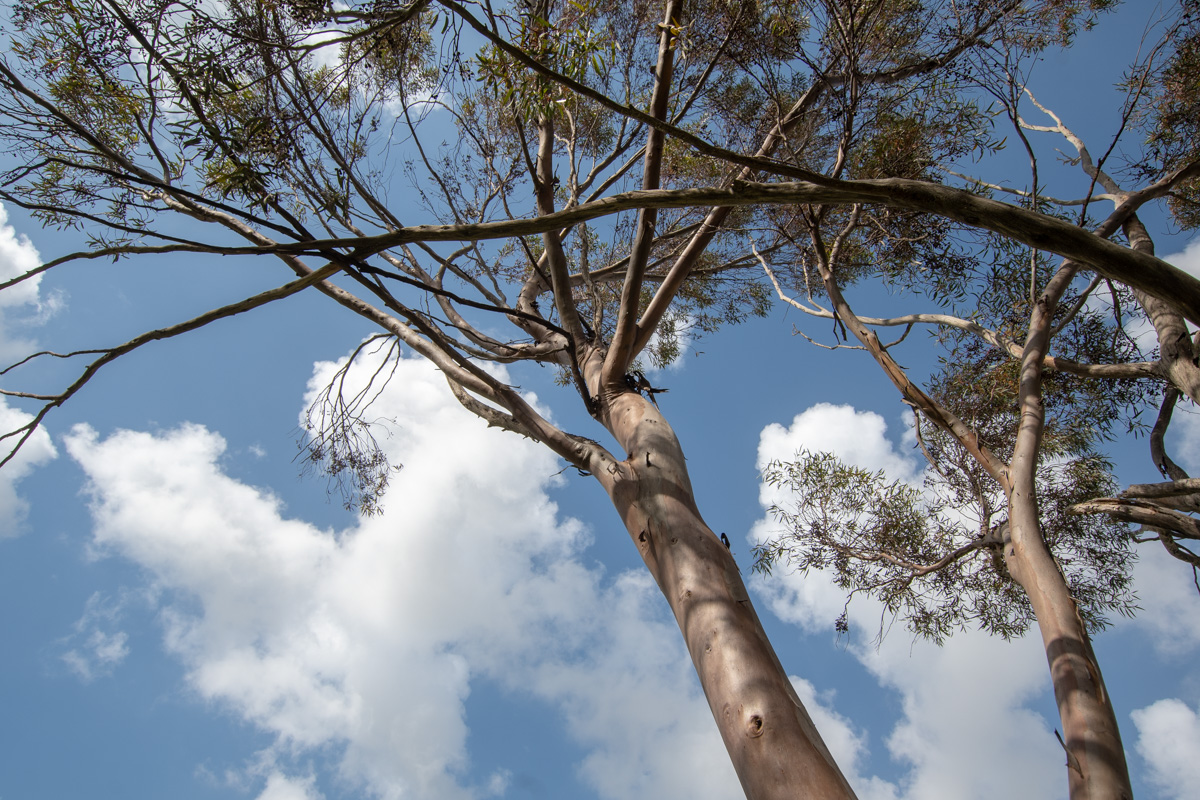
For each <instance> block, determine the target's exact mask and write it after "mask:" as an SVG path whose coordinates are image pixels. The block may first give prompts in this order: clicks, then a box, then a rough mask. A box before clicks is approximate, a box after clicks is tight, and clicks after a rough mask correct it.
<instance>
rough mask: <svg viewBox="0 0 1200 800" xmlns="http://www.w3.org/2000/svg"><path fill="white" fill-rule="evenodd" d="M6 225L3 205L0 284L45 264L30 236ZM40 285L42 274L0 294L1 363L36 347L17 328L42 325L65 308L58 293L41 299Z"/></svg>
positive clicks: (1, 207) (6, 220)
mask: <svg viewBox="0 0 1200 800" xmlns="http://www.w3.org/2000/svg"><path fill="white" fill-rule="evenodd" d="M7 223H8V212H7V211H5V209H4V206H2V205H0V283H4V282H5V281H10V280H12V279H13V278H16V277H18V276H19V275H24V274H25V273H27V272H29V271H30V270H32V269H34V268H36V267H37V266H39V265H40V264H41V263H42V259H41V256H40V255H38V251H37V248H36V247H34V246H33V242H31V241H29V237H27V236H25V235H24V234H18V233H17V232H16V230H14V229H13V227H12V226H11V225H9V224H7ZM40 283H41V276H40V275H39V276H35V277H33V278H29V279H28V280H25V281H22V282H21V283H18V284H14V285H13V286H10V287H8V288H7V289H4V290H3V291H0V361H9V360H11V359H12V358H14V357H16V356H19V355H24V354H26V353H28V352H29V351H30V350H31V349H32V347H33V342H32V341H30V340H28V339H24V338H21V337H20V336H15V335H14V334H13V332H12V329H13V327H14V326H15V325H21V326H23V327H28V326H31V325H37V324H41V323H42V322H43V321H45V319H46V318H48V317H49V316H50V315H51V314H53V313H54V312H56V311H57V310H58V309H59V308H60V306H61V305H62V303H61V298H60V296H59V295H57V294H53V295H50V296H49V297H45V296H42V295H41V294H40V292H39V286H40Z"/></svg>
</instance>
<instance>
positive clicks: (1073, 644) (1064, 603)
mask: <svg viewBox="0 0 1200 800" xmlns="http://www.w3.org/2000/svg"><path fill="white" fill-rule="evenodd" d="M1028 489H1029V490H1032V487H1031V486H1030V487H1028ZM1009 524H1010V531H1011V537H1012V539H1011V542H1009V543H1006V546H1005V548H1004V560H1005V564H1006V565H1007V566H1008V569H1009V572H1010V573H1011V574H1012V576H1013V578H1015V579H1016V581H1017V582H1018V583H1020V584H1021V587H1022V588H1024V589H1025V593H1026V594H1027V595H1028V596H1029V602H1030V603H1031V604H1032V605H1033V613H1034V615H1035V616H1036V617H1037V623H1038V630H1039V631H1040V632H1041V634H1042V645H1043V646H1044V647H1045V649H1046V660H1047V662H1049V665H1050V680H1051V682H1052V683H1053V685H1054V699H1055V702H1056V703H1057V704H1058V714H1059V718H1060V719H1061V721H1062V726H1063V746H1064V748H1065V749H1066V758H1067V780H1068V787H1069V791H1070V798H1071V800H1131V799H1132V797H1133V790H1132V788H1131V787H1130V783H1129V768H1128V767H1127V766H1126V763H1125V748H1124V746H1123V745H1122V744H1121V732H1120V729H1119V728H1118V727H1117V718H1116V714H1115V713H1114V712H1113V708H1112V701H1111V698H1110V697H1109V695H1108V689H1107V688H1106V687H1105V685H1104V678H1103V677H1102V676H1101V674H1100V664H1099V662H1098V661H1097V660H1096V654H1095V653H1094V652H1093V651H1092V643H1091V639H1090V638H1089V637H1088V635H1087V630H1086V628H1085V627H1084V624H1083V619H1082V618H1081V617H1080V616H1079V609H1078V607H1077V606H1076V604H1075V599H1074V598H1073V597H1071V592H1070V589H1069V587H1068V586H1067V583H1066V580H1065V579H1064V578H1063V574H1062V572H1061V571H1060V570H1059V568H1058V564H1057V563H1055V561H1054V558H1053V557H1052V556H1051V555H1050V551H1049V550H1048V549H1047V548H1046V543H1045V541H1044V540H1043V538H1042V535H1041V529H1040V527H1039V525H1038V518H1037V502H1036V498H1035V497H1033V495H1032V491H1029V492H1028V493H1026V487H1019V488H1014V490H1013V493H1012V495H1011V496H1010V499H1009Z"/></svg>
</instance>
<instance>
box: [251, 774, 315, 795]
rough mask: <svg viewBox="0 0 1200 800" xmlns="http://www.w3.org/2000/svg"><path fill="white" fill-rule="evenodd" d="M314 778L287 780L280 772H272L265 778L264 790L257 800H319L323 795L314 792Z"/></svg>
mask: <svg viewBox="0 0 1200 800" xmlns="http://www.w3.org/2000/svg"><path fill="white" fill-rule="evenodd" d="M315 782H316V779H315V777H314V776H311V775H310V776H308V777H305V778H289V777H288V776H286V775H284V774H283V773H282V772H278V771H275V772H272V773H271V774H270V775H268V776H267V785H266V788H264V789H263V790H262V794H260V795H259V796H258V800H321V799H322V798H323V797H324V795H323V794H321V793H320V792H319V791H317V790H316V787H315V786H314V783H315Z"/></svg>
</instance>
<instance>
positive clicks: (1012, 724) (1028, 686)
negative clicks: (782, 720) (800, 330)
mask: <svg viewBox="0 0 1200 800" xmlns="http://www.w3.org/2000/svg"><path fill="white" fill-rule="evenodd" d="M901 438H903V437H901ZM800 448H805V449H807V450H809V451H814V452H815V451H831V452H834V453H836V454H837V455H838V456H839V457H840V458H841V459H842V460H844V461H846V462H848V463H850V464H853V465H855V466H859V467H862V468H864V469H869V470H878V469H883V470H885V471H886V472H887V473H888V476H889V477H890V478H892V479H900V480H905V481H908V482H910V483H917V482H918V481H919V479H920V475H921V470H922V467H923V464H922V463H921V462H920V461H918V459H917V458H915V457H912V456H909V455H906V454H904V453H902V452H899V451H898V450H897V448H896V445H895V443H894V442H893V440H892V439H890V438H889V437H888V426H887V424H886V422H885V421H884V419H883V418H882V417H880V416H879V415H878V414H874V413H872V412H863V411H857V410H855V409H854V408H852V407H850V406H833V405H829V404H824V403H822V404H818V405H815V406H813V407H811V408H809V409H808V410H807V411H805V412H803V413H801V414H798V415H796V417H795V418H794V419H793V420H792V423H791V425H789V426H787V427H784V426H782V425H778V424H772V425H769V426H767V427H766V428H764V429H763V431H762V434H761V437H760V442H759V451H758V466H759V468H760V469H761V468H763V467H765V466H766V465H767V464H768V463H769V462H770V461H772V460H774V459H784V460H786V459H790V458H792V457H793V455H794V454H795V452H796V451H797V450H799V449H800ZM780 499H781V498H780V496H779V490H776V489H773V488H772V487H769V486H766V485H764V486H763V487H762V489H761V494H760V501H761V503H762V505H763V508H764V509H766V508H769V507H770V506H771V505H772V504H774V503H776V502H778V501H779V500H780ZM774 528H775V523H774V522H773V521H772V520H771V519H770V518H769V517H767V516H766V515H765V514H764V517H763V518H762V519H760V520H759V522H758V523H756V525H755V526H754V528H753V529H752V531H751V533H750V537H749V538H750V540H751V543H757V542H759V541H762V540H763V539H764V538H766V537H767V536H768V535H769V534H770V533H771V532H772V531H773V530H774ZM756 588H757V589H758V590H759V591H760V592H762V593H763V594H764V595H765V596H766V597H767V598H768V601H769V603H770V605H771V608H772V610H773V611H774V612H775V613H776V614H777V615H778V616H780V617H781V618H782V619H785V620H787V621H790V622H793V623H795V624H798V625H800V626H801V627H802V628H804V629H805V630H806V631H808V632H810V633H825V634H828V633H830V632H832V628H833V621H834V620H835V619H836V617H837V616H838V615H839V614H840V613H841V612H842V609H843V607H844V604H845V593H844V592H843V591H842V590H841V589H839V588H838V587H836V586H834V585H833V584H832V583H831V582H830V581H829V580H828V578H827V577H826V576H824V575H821V574H816V573H810V574H809V575H807V576H799V575H794V574H793V575H788V574H783V573H782V572H777V573H776V574H774V575H772V576H771V577H770V578H767V579H758V580H757V583H756ZM881 618H883V617H882V616H881V608H880V606H879V605H878V604H877V603H876V602H874V601H871V600H861V599H860V600H856V601H855V602H854V604H852V605H851V606H850V608H849V620H850V624H851V630H852V631H856V632H868V633H867V635H865V636H863V635H861V634H852V637H851V639H850V640H849V642H848V650H849V652H850V653H851V654H852V655H853V656H854V657H855V658H857V659H858V660H859V661H860V662H861V663H862V664H863V665H864V666H865V667H866V668H867V669H868V670H869V671H870V672H871V673H872V674H873V675H874V676H875V678H876V679H877V680H878V681H879V683H880V685H881V686H884V687H886V688H888V689H889V690H891V691H894V692H895V693H896V694H897V695H898V697H899V699H900V706H901V708H902V716H901V719H900V720H899V722H898V723H897V724H896V726H895V727H894V729H893V730H892V731H891V732H890V734H889V735H888V736H887V737H886V745H887V750H888V752H889V754H890V755H891V757H892V759H893V760H894V761H896V762H898V763H900V764H902V765H905V766H906V767H907V772H906V774H905V776H904V777H903V779H902V780H901V781H900V782H899V784H898V785H897V784H892V783H889V782H887V781H883V780H881V779H879V778H870V777H867V776H865V775H862V774H859V773H858V770H859V767H858V766H857V764H858V763H859V762H860V761H861V760H862V756H863V754H864V753H865V751H866V733H865V732H855V731H853V730H851V729H849V728H848V727H847V726H846V725H845V724H842V725H841V726H840V728H839V724H838V721H837V719H834V720H832V721H826V722H825V723H824V724H825V727H824V728H822V730H823V731H824V730H830V731H833V732H834V733H835V735H833V736H831V742H830V746H831V748H833V747H834V744H835V743H836V742H838V741H839V740H841V741H842V744H841V745H839V747H840V748H841V749H842V750H843V751H846V752H848V753H849V755H844V756H843V759H844V761H843V763H847V764H854V765H855V766H854V768H853V771H851V770H850V769H848V770H847V772H848V773H849V775H852V776H853V777H851V778H850V779H851V781H852V783H853V784H854V785H855V786H856V788H857V789H858V791H859V792H860V793H861V794H862V795H863V796H864V797H867V796H869V797H873V798H891V797H904V798H913V800H917V799H918V798H921V799H927V798H959V797H972V798H980V799H981V800H988V799H989V798H996V800H1000V798H1008V797H1020V796H1034V795H1036V796H1041V795H1043V794H1044V793H1045V787H1046V786H1054V785H1057V784H1059V783H1061V777H1062V776H1061V772H1062V770H1061V754H1060V753H1056V748H1057V747H1058V745H1057V743H1056V742H1055V740H1054V735H1053V732H1052V730H1051V727H1052V726H1051V725H1048V724H1047V722H1046V720H1045V719H1044V718H1042V717H1041V716H1040V715H1038V714H1037V713H1035V712H1034V711H1032V710H1031V709H1030V707H1029V704H1030V703H1031V702H1032V701H1034V700H1035V699H1036V698H1037V697H1038V696H1039V695H1040V693H1041V692H1042V691H1043V690H1044V687H1045V686H1046V683H1047V675H1046V667H1045V657H1044V655H1043V654H1042V652H1041V648H1040V645H1039V644H1038V642H1037V641H1035V639H1036V636H1034V637H1028V638H1026V639H1022V640H1018V641H1013V642H1004V641H1001V640H997V639H993V638H991V637H988V636H986V635H983V634H980V633H977V632H974V631H968V632H963V633H960V634H957V635H956V636H955V637H954V639H953V640H952V641H951V642H949V643H948V644H947V645H946V646H945V647H941V648H939V647H937V646H936V645H933V644H930V643H928V642H924V641H916V642H914V641H912V640H911V639H910V638H909V637H908V636H906V635H904V634H903V633H901V632H899V631H896V632H894V633H893V634H892V635H890V636H888V637H885V638H884V640H883V641H882V642H881V643H879V644H878V646H876V642H875V641H874V637H873V636H872V635H871V634H873V633H874V632H875V631H876V630H878V627H879V624H880V620H881ZM982 676H989V677H988V678H987V687H988V688H987V691H980V681H981V680H982V679H983V678H982ZM830 711H831V713H836V712H832V710H830ZM839 731H840V733H839ZM996 764H1014V765H1015V764H1019V765H1020V768H1019V769H1011V770H1000V771H998V770H996V769H995V765H996ZM849 775H848V776H849Z"/></svg>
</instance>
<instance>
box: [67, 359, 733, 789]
mask: <svg viewBox="0 0 1200 800" xmlns="http://www.w3.org/2000/svg"><path fill="white" fill-rule="evenodd" d="M333 369H334V365H331V364H322V365H318V368H317V370H316V374H315V375H314V379H313V382H312V384H311V386H310V395H311V394H312V393H315V391H316V390H317V389H318V387H320V386H321V385H323V383H324V381H325V380H327V379H328V378H329V376H330V375H331V374H332V371H333ZM371 371H372V370H371V368H370V367H367V368H366V369H364V370H363V372H365V373H367V374H370V372H371ZM358 374H360V375H361V374H362V373H358ZM372 415H373V416H375V417H377V418H387V419H392V420H394V422H393V423H392V424H391V425H390V435H388V436H386V437H383V438H382V439H381V444H382V445H383V446H384V448H385V449H386V451H387V452H388V454H389V456H390V457H392V458H393V459H394V460H395V461H397V462H399V461H402V462H403V463H404V469H403V471H402V472H401V473H400V474H399V475H398V476H397V478H396V479H395V480H394V481H393V486H392V488H391V490H390V493H389V494H388V496H387V497H386V499H385V501H384V502H385V513H384V514H383V515H382V516H379V517H373V518H364V519H361V520H360V521H358V522H357V524H355V525H354V526H352V527H351V528H349V529H348V530H345V531H341V532H337V533H335V532H332V531H322V530H317V529H315V528H314V527H313V526H311V525H308V524H306V523H304V522H302V521H298V520H293V519H287V518H286V517H285V516H284V514H283V508H282V505H281V503H280V501H279V500H278V499H277V498H275V497H274V496H272V495H271V494H270V493H269V492H267V491H264V490H262V489H256V488H254V487H251V486H247V485H245V484H242V483H239V482H237V481H235V480H233V479H231V478H229V477H228V476H226V475H225V474H224V473H223V472H222V470H221V468H220V459H221V455H222V452H223V450H224V448H225V443H224V441H223V440H222V439H221V437H219V436H218V435H216V434H214V433H212V432H210V431H207V430H205V429H204V428H201V427H198V426H194V425H192V426H183V427H180V428H178V429H176V430H173V431H168V432H166V433H162V434H158V435H151V434H147V433H137V432H131V431H121V432H117V433H114V434H113V435H111V436H109V437H107V438H105V439H101V438H100V437H99V436H98V435H97V433H96V432H95V431H92V430H90V429H88V428H86V427H80V428H77V429H76V430H75V431H74V432H73V433H72V434H71V435H70V436H69V437H68V438H67V447H68V451H69V452H70V453H71V455H72V456H73V457H74V458H75V459H76V460H77V461H78V462H79V463H80V465H81V466H82V467H83V469H84V470H85V472H86V473H87V475H88V478H89V491H90V493H91V496H92V499H93V500H92V513H93V518H94V525H95V530H94V547H95V548H96V549H97V551H98V552H102V553H110V554H113V555H119V556H121V557H124V558H128V559H130V560H131V561H133V562H135V563H136V564H138V565H140V566H141V567H142V568H144V569H145V570H146V571H147V572H148V574H149V575H151V576H152V580H153V581H154V583H155V585H156V587H157V588H158V589H159V590H161V592H162V594H161V597H162V601H161V602H162V608H161V612H160V616H161V618H162V619H163V620H164V621H165V627H166V642H167V647H168V649H169V651H170V652H171V653H173V654H174V655H175V656H176V657H178V658H179V659H181V660H182V662H183V663H184V664H185V666H186V668H187V680H188V683H189V686H190V687H191V688H192V689H193V690H194V691H195V692H196V693H197V694H198V695H199V696H200V697H201V698H203V699H204V700H206V701H212V702H215V703H216V704H217V705H219V706H221V707H223V708H226V709H229V710H231V711H232V712H233V713H235V714H236V715H238V716H239V717H241V718H242V719H245V720H247V721H249V722H251V723H253V724H254V725H256V726H258V727H259V728H260V729H262V730H265V731H267V732H269V733H271V734H272V735H274V736H275V738H276V744H275V746H274V747H273V748H271V750H270V752H268V753H267V754H266V755H265V756H264V758H266V759H267V762H266V765H265V767H263V768H260V769H258V771H257V772H256V773H255V774H256V775H257V776H259V778H260V779H261V778H262V777H263V776H267V775H274V776H276V777H274V778H273V780H274V781H275V783H273V784H272V783H271V780H272V778H267V780H268V785H267V788H266V790H265V793H264V796H267V797H269V798H271V800H274V797H275V795H274V794H271V793H272V792H277V793H279V796H280V797H291V796H293V795H294V796H297V797H301V796H305V797H307V796H310V795H311V793H312V792H313V791H314V789H313V787H312V785H311V784H310V783H307V782H305V781H303V780H301V781H299V782H297V780H296V779H294V778H287V777H285V776H286V775H289V774H293V773H294V772H295V771H296V770H295V764H294V763H291V762H289V761H288V759H289V758H291V759H293V760H294V759H297V758H300V757H302V756H303V755H304V754H305V753H312V752H315V751H317V750H320V751H321V752H324V753H330V752H332V753H335V754H336V755H337V757H338V762H339V773H340V778H341V779H342V780H344V781H346V782H348V783H349V784H351V785H355V786H362V787H364V788H366V789H367V790H368V791H369V792H370V793H371V794H372V795H377V796H379V797H383V798H394V797H400V796H415V797H439V798H466V797H480V796H486V795H489V794H495V793H497V792H498V791H502V790H503V787H504V785H505V783H506V781H507V777H506V773H505V772H504V770H503V769H501V770H499V771H496V772H493V773H492V774H491V775H490V776H489V777H488V778H485V779H483V780H482V781H481V785H478V786H476V785H471V784H470V782H469V781H468V780H467V779H466V778H465V777H464V776H465V774H466V770H467V769H468V768H469V766H470V759H471V754H470V752H469V751H468V733H469V724H470V720H469V719H468V717H467V715H466V710H465V703H466V700H467V698H468V695H469V693H470V692H471V691H472V686H473V681H474V680H475V679H476V678H477V677H486V678H489V679H490V680H492V681H494V682H496V683H499V684H500V685H502V686H506V687H507V688H508V690H509V691H511V692H514V693H518V694H527V695H531V696H533V697H534V698H537V699H539V700H540V701H543V702H547V703H550V704H553V705H554V706H556V707H558V708H559V709H561V711H562V714H563V719H564V720H565V724H566V726H567V730H568V731H569V733H570V734H571V736H572V737H574V738H575V739H576V740H577V741H578V742H580V743H581V744H583V745H584V746H585V747H587V748H588V750H589V754H588V756H587V758H586V760H585V761H584V763H583V764H581V765H580V767H579V768H580V775H581V777H582V779H583V780H584V781H585V782H587V783H589V784H591V785H593V786H594V787H595V788H596V789H597V791H598V792H599V793H600V794H601V796H605V797H629V796H650V795H653V796H659V797H665V798H669V797H681V798H682V797H688V798H698V799H699V800H703V798H717V797H728V796H730V795H731V794H732V793H736V791H737V788H738V787H737V781H736V778H735V777H734V776H733V771H732V768H731V767H730V766H729V764H728V760H727V759H726V757H725V755H724V751H723V748H722V746H721V743H720V739H719V736H718V735H717V734H716V731H715V726H714V725H713V723H712V719H711V714H710V713H709V711H708V708H707V705H706V704H705V703H704V702H703V699H702V697H701V695H700V693H699V689H698V687H697V685H696V681H695V678H694V676H693V675H692V673H691V666H690V662H689V660H688V658H687V656H686V653H685V652H684V650H683V647H682V644H681V643H680V637H679V635H678V632H677V630H676V629H675V626H674V623H673V621H672V620H671V619H670V617H669V616H668V615H667V614H665V613H664V604H663V603H662V600H661V598H660V597H659V596H658V593H657V589H656V588H654V586H653V585H652V584H651V583H650V582H649V580H648V579H647V578H645V577H643V576H640V575H633V574H630V575H622V576H617V577H616V579H615V580H613V581H611V582H606V581H605V580H604V575H603V573H602V571H601V570H600V569H599V568H589V567H585V566H584V565H583V564H582V563H581V562H580V560H579V558H578V556H579V555H580V553H581V552H582V549H583V548H584V547H585V546H586V544H587V543H588V541H589V535H588V532H587V530H586V529H585V528H584V527H583V526H582V525H581V524H580V523H579V522H577V521H575V520H572V519H564V518H562V517H561V516H560V515H559V513H558V509H557V507H556V506H555V504H554V503H553V502H551V500H550V499H549V497H548V496H547V494H546V492H547V490H548V489H549V488H550V487H551V486H552V485H554V483H555V481H556V480H561V479H558V478H554V477H553V476H554V475H555V473H557V472H558V470H559V469H560V465H559V464H558V463H557V462H556V460H555V458H554V457H553V456H552V455H551V454H550V453H549V452H548V451H547V450H546V449H545V448H543V447H541V446H539V445H536V444H534V443H532V442H528V441H526V440H523V439H520V438H519V437H515V436H512V435H510V434H507V433H504V432H501V431H497V430H494V429H493V430H488V429H487V428H486V426H485V425H484V423H483V422H481V421H480V420H478V419H476V418H474V417H472V416H470V415H469V414H467V413H466V412H465V411H463V410H462V409H461V408H460V407H458V406H457V404H455V403H454V401H453V400H452V399H451V398H450V395H449V393H448V391H447V390H446V387H445V382H444V379H443V378H442V377H441V376H440V374H439V373H438V372H437V371H436V370H435V369H434V368H433V367H432V366H430V365H429V364H428V363H426V362H424V361H422V360H419V359H416V358H412V359H408V358H405V359H401V360H400V362H399V363H398V364H397V370H396V373H395V375H394V376H393V378H392V381H391V383H390V385H389V387H388V389H387V390H386V391H385V392H384V393H383V395H381V396H380V398H379V399H378V401H377V404H376V406H375V407H373V408H372ZM664 743H665V746H663V745H664ZM301 771H303V770H301ZM302 792H303V793H307V794H301V793H302ZM287 793H291V794H287Z"/></svg>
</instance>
